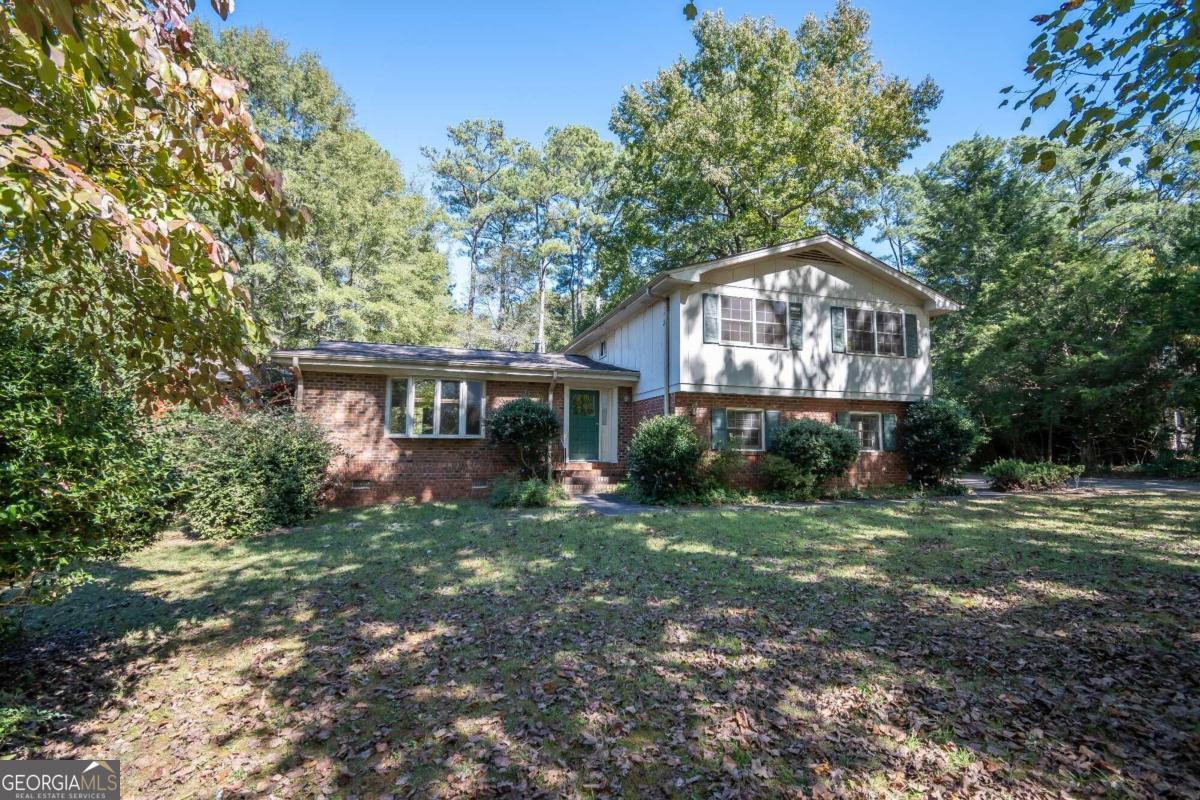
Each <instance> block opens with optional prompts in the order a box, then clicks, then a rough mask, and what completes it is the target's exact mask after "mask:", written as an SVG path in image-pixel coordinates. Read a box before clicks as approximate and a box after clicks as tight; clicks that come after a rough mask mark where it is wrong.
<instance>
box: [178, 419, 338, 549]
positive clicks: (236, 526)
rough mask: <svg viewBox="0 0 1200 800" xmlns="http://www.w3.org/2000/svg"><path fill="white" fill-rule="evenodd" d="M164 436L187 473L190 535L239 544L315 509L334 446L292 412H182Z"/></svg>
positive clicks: (185, 508)
mask: <svg viewBox="0 0 1200 800" xmlns="http://www.w3.org/2000/svg"><path fill="white" fill-rule="evenodd" d="M160 436H161V437H162V438H163V440H164V442H165V443H166V444H167V446H168V447H167V449H168V452H170V453H171V458H172V460H173V462H174V464H175V467H176V469H177V470H178V472H179V474H180V475H181V476H182V485H183V489H182V505H181V510H182V512H183V516H184V520H185V522H186V525H187V527H188V529H189V530H191V531H192V532H194V533H195V534H196V535H197V536H200V537H201V538H205V539H237V538H242V537H245V536H252V535H254V534H256V533H261V532H263V531H268V530H271V529H273V528H281V527H289V526H292V525H295V524H297V523H299V522H302V521H303V520H305V519H308V518H309V517H311V516H313V514H315V513H316V512H317V508H318V506H319V503H320V498H321V492H322V490H323V488H324V484H325V471H326V468H327V467H328V465H329V459H330V458H331V457H332V456H333V452H334V448H333V447H332V446H331V445H330V444H329V443H328V442H327V441H326V440H325V436H324V435H323V434H322V433H321V431H320V430H319V429H318V428H317V427H316V426H315V425H313V424H312V423H310V422H308V421H306V420H304V419H302V418H300V417H296V416H294V415H293V414H292V413H291V412H280V411H249V412H243V413H228V414H225V413H221V414H198V413H194V412H189V411H177V412H174V413H172V414H169V415H168V416H167V417H166V418H165V419H164V420H163V421H162V423H161V426H160Z"/></svg>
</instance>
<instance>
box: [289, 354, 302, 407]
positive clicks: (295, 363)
mask: <svg viewBox="0 0 1200 800" xmlns="http://www.w3.org/2000/svg"><path fill="white" fill-rule="evenodd" d="M292 372H294V373H296V400H295V403H296V410H297V411H299V412H301V413H303V412H304V373H303V372H301V371H300V356H292Z"/></svg>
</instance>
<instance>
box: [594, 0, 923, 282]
mask: <svg viewBox="0 0 1200 800" xmlns="http://www.w3.org/2000/svg"><path fill="white" fill-rule="evenodd" d="M867 29H868V18H867V15H866V13H864V12H863V11H861V10H858V9H855V8H853V7H852V6H851V5H850V4H849V3H848V2H847V1H846V0H839V2H838V4H837V6H836V9H835V10H834V12H833V14H832V15H830V16H828V17H826V18H824V19H817V18H816V17H813V16H809V17H808V18H807V19H806V20H805V21H804V23H803V25H802V26H801V27H800V29H799V30H798V31H797V32H796V33H795V35H790V34H789V33H788V32H787V31H786V30H784V29H782V28H779V27H778V26H776V25H775V24H774V23H773V22H771V21H770V20H769V19H750V18H746V19H742V20H739V21H737V22H732V23H731V22H728V21H727V20H726V19H725V18H724V16H722V15H721V14H720V13H714V12H708V13H705V14H704V15H703V16H702V17H701V18H700V20H699V21H698V22H697V23H696V24H695V26H694V28H693V32H694V35H695V38H696V44H697V48H698V50H697V53H696V55H695V56H694V57H693V58H691V59H681V60H679V61H678V62H676V63H675V64H674V65H672V66H671V67H669V68H667V69H665V70H662V71H661V72H659V74H658V76H657V77H656V78H655V79H654V80H653V81H650V82H648V83H644V84H642V85H641V86H640V87H631V88H628V89H626V90H625V93H624V95H623V96H622V98H621V100H620V102H619V103H618V104H617V107H616V109H615V110H614V112H613V116H612V122H611V126H612V129H613V131H614V132H615V133H616V134H617V136H618V137H619V138H620V140H621V143H622V144H623V145H624V146H625V147H624V150H623V152H622V154H621V164H620V169H619V172H618V182H617V186H616V187H615V192H616V193H617V194H618V195H620V197H621V201H620V203H619V205H620V208H621V215H620V218H619V226H620V229H621V232H622V234H623V237H624V239H625V241H624V242H622V243H619V244H618V245H617V247H618V249H620V248H622V247H624V248H625V251H626V254H627V255H628V256H630V257H633V258H637V259H645V260H648V261H649V262H651V263H645V262H644V261H643V263H634V264H632V265H631V267H632V269H633V270H634V271H651V270H654V269H661V268H664V267H671V266H677V265H679V264H681V263H686V262H689V261H693V260H698V259H703V258H710V257H715V256H722V255H728V254H730V253H733V252H737V251H739V250H745V249H749V248H753V247H759V246H764V245H769V244H775V243H778V242H781V241H786V240H788V239H792V238H796V237H798V236H802V235H805V234H808V233H811V232H813V231H815V230H817V229H820V228H827V229H831V230H834V231H837V232H840V233H843V234H848V235H852V234H855V233H857V232H858V231H859V230H860V229H861V228H862V226H863V225H864V223H865V222H866V220H867V219H868V218H869V216H870V211H869V209H868V208H867V207H866V203H867V198H868V197H869V196H870V194H871V193H872V192H874V191H875V190H876V189H877V187H878V186H879V183H880V181H881V180H882V179H883V178H885V177H886V176H887V175H889V174H890V173H892V172H893V171H894V170H895V169H896V167H897V165H898V164H899V163H900V162H902V161H903V160H904V159H905V158H907V157H908V155H909V154H910V153H911V152H912V149H913V148H914V147H915V146H916V145H917V144H919V143H920V142H922V141H924V140H925V138H926V133H925V127H924V126H925V123H926V120H927V117H928V114H929V112H930V110H932V109H933V108H934V107H935V106H936V105H937V103H938V102H939V100H940V97H941V93H940V91H939V90H938V89H937V87H936V86H934V84H933V83H932V81H930V80H929V79H925V80H923V81H922V82H921V83H919V84H917V85H916V86H913V85H911V84H910V83H909V82H908V81H906V80H904V79H901V78H898V77H894V76H888V75H886V74H885V73H884V71H883V68H882V66H881V65H880V63H879V62H878V61H877V60H875V59H874V58H873V57H872V54H871V50H870V43H869V41H868V39H867ZM647 244H649V245H650V247H649V248H647V247H646V245H647Z"/></svg>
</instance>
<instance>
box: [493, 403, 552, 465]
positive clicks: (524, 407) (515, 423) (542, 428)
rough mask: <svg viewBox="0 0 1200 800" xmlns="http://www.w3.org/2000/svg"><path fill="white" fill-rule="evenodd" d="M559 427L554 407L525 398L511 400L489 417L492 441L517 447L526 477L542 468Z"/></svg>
mask: <svg viewBox="0 0 1200 800" xmlns="http://www.w3.org/2000/svg"><path fill="white" fill-rule="evenodd" d="M561 430H562V424H561V423H560V422H559V421H558V416H557V415H556V414H555V413H554V409H552V408H550V406H549V405H548V404H546V403H541V402H538V401H537V400H531V399H529V398H528V397H519V398H517V399H516V400H510V401H509V402H507V403H505V404H504V405H502V406H500V408H498V409H496V411H495V413H493V414H492V415H491V416H490V417H489V418H488V431H489V435H490V436H491V437H492V441H493V442H496V443H497V444H507V445H512V446H513V447H515V448H516V449H517V457H518V458H519V459H520V461H521V470H522V472H523V473H524V475H525V477H527V478H531V477H534V476H536V475H538V474H539V472H541V471H542V468H543V467H544V466H545V465H546V451H547V449H548V446H549V445H550V443H551V442H553V441H554V440H555V439H556V438H557V437H558V434H559V432H560V431H561Z"/></svg>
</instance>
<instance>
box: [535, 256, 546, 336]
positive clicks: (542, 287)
mask: <svg viewBox="0 0 1200 800" xmlns="http://www.w3.org/2000/svg"><path fill="white" fill-rule="evenodd" d="M547 267H549V263H548V262H547V260H546V259H542V263H541V266H540V267H539V269H538V321H537V340H536V341H535V342H534V343H533V351H534V352H535V353H544V352H546V269H547Z"/></svg>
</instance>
